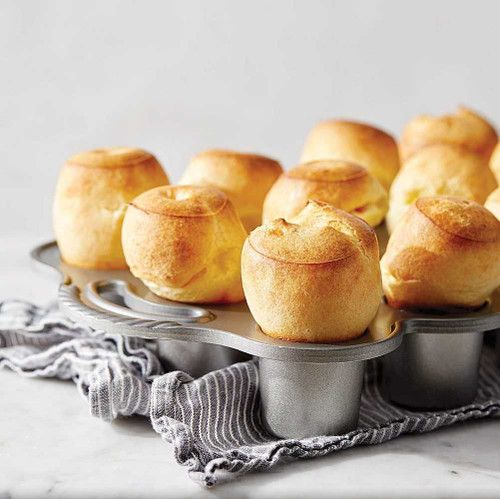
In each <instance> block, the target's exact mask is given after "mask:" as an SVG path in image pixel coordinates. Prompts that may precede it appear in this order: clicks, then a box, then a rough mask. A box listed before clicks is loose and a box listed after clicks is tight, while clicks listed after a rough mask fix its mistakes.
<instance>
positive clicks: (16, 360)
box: [0, 300, 500, 486]
mask: <svg viewBox="0 0 500 499" xmlns="http://www.w3.org/2000/svg"><path fill="white" fill-rule="evenodd" d="M2 366H5V367H9V368H11V369H13V370H15V371H16V372H19V373H20V374H22V375H25V376H33V377H35V376H42V377H43V376H44V377H58V378H62V379H72V380H74V381H75V382H76V383H77V386H78V387H79V389H80V392H81V393H82V394H83V395H84V397H85V398H86V399H87V400H88V403H89V406H90V411H91V413H92V414H93V415H95V416H97V417H100V418H103V419H107V420H110V419H113V418H115V417H117V416H120V415H122V416H126V415H130V414H141V415H147V414H150V417H151V422H152V425H153V428H154V430H155V431H156V432H158V433H159V434H160V435H161V436H162V438H164V439H165V440H166V441H168V442H170V443H171V444H172V445H173V447H174V450H175V456H176V458H177V460H178V462H179V463H180V464H182V465H184V466H187V468H188V472H189V474H190V476H191V477H192V478H193V479H195V480H196V481H198V482H200V483H201V484H203V485H205V486H212V485H214V484H215V483H216V482H217V478H218V476H219V474H220V472H221V471H225V472H230V474H231V473H233V476H236V475H237V474H242V473H246V472H249V471H260V470H265V469H269V468H271V467H273V466H275V465H277V464H278V463H281V462H286V460H287V459H289V458H311V457H316V456H322V455H325V454H328V453H330V452H334V451H337V450H341V449H346V448H349V447H353V446H356V445H370V444H378V443H382V442H385V441H387V440H391V439H393V438H396V437H398V436H399V435H401V434H403V433H411V432H420V433H421V432H427V431H432V430H435V429H436V428H439V427H441V426H446V425H450V424H453V423H456V422H459V421H465V420H467V419H477V418H484V417H491V416H499V415H500V370H499V369H498V367H497V366H496V365H495V358H494V353H493V351H492V350H491V349H490V348H485V349H484V353H483V358H482V361H481V369H480V380H479V391H478V396H477V398H476V400H475V401H474V403H472V404H470V405H468V406H465V407H459V408H456V409H453V410H447V411H437V412H415V411H408V410H404V409H401V408H398V407H396V406H394V405H392V404H390V403H389V402H387V401H386V400H385V399H384V397H383V396H382V394H381V373H380V369H379V364H378V363H377V362H376V361H370V362H369V363H368V368H367V371H366V375H365V384H364V389H363V394H362V399H361V416H360V423H359V427H358V428H357V429H356V430H355V431H353V432H351V433H348V434H345V435H329V436H319V437H315V438H308V439H303V440H293V439H288V440H283V439H278V438H276V437H275V436H273V435H271V434H269V433H268V432H267V431H266V430H265V429H264V426H263V424H262V421H261V418H260V407H259V378H258V369H257V365H256V363H255V362H253V361H249V362H242V363H239V364H234V365H232V366H230V367H228V368H225V369H221V370H218V371H214V372H212V373H209V374H207V375H205V376H203V377H201V378H198V379H193V378H191V377H190V376H189V375H187V374H185V373H183V372H180V371H174V372H170V373H166V374H164V373H163V372H162V367H161V364H160V362H159V361H158V359H157V357H156V356H155V355H154V353H153V352H152V351H151V350H150V348H149V346H148V344H147V343H146V342H145V341H143V340H139V339H137V340H134V339H130V338H124V337H121V336H119V335H109V334H104V333H98V332H93V331H91V330H90V329H88V328H86V327H81V326H78V325H76V324H74V323H72V322H71V321H69V320H67V319H66V318H65V317H64V316H62V315H61V314H60V312H58V311H57V310H56V309H55V308H48V309H43V308H39V307H35V306H33V305H30V304H28V303H25V302H20V301H13V300H11V301H5V302H3V303H0V367H2Z"/></svg>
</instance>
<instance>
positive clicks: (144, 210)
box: [122, 185, 246, 303]
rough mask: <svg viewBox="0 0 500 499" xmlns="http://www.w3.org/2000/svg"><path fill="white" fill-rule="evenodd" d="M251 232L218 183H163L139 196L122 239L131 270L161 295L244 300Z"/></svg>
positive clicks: (199, 300)
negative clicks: (244, 262) (244, 254)
mask: <svg viewBox="0 0 500 499" xmlns="http://www.w3.org/2000/svg"><path fill="white" fill-rule="evenodd" d="M245 237H246V232H245V229H244V228H243V225H242V224H241V221H240V219H239V217H238V214H237V213H236V211H235V209H234V207H233V205H232V204H231V202H230V201H229V200H228V198H227V197H226V196H225V195H224V194H223V193H222V192H220V191H218V190H217V189H214V188H213V187H208V186H205V187H201V186H190V185H186V186H184V185H177V186H163V187H157V188H156V189H152V190H150V191H147V192H144V193H143V194H141V195H140V196H139V197H137V198H136V199H134V200H133V201H132V202H131V203H130V205H129V207H128V209H127V213H126V214H125V220H124V222H123V231H122V240H123V251H124V252H125V258H126V259H127V264H128V265H129V267H130V271H131V272H132V274H134V276H136V277H137V278H139V279H141V280H142V281H143V282H144V284H145V285H146V286H147V287H148V288H149V289H150V290H151V291H152V292H153V293H155V294H156V295H158V296H161V297H163V298H168V299H169V300H175V301H182V302H190V303H233V302H239V301H242V300H243V299H244V296H243V289H242V287H241V269H240V262H241V248H242V246H243V242H244V241H245Z"/></svg>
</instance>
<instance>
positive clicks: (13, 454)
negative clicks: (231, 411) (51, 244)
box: [0, 234, 500, 499]
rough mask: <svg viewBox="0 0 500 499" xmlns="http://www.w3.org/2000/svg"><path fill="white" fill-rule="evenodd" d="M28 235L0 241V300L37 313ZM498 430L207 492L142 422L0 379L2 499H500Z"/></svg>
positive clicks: (322, 463)
mask: <svg viewBox="0 0 500 499" xmlns="http://www.w3.org/2000/svg"><path fill="white" fill-rule="evenodd" d="M36 242H40V240H37V239H36V237H34V236H33V235H26V234H24V235H23V234H16V235H10V236H8V237H7V236H1V237H0V299H4V298H7V297H18V298H25V299H29V300H33V301H35V302H37V303H40V304H43V303H45V302H46V301H47V300H49V299H50V298H51V297H53V296H54V293H55V285H54V283H53V282H51V281H50V280H46V279H45V278H44V277H43V276H39V275H37V274H35V273H34V272H33V271H32V270H31V269H30V266H29V261H28V257H27V253H28V250H29V248H30V247H31V246H32V245H33V244H35V243H36ZM499 449H500V420H487V421H479V422H470V423H465V424H461V425H456V426H454V427H450V428H446V429H442V430H439V431H437V432H435V433H431V434H426V435H418V436H417V435H408V436H405V437H402V438H399V439H398V440H395V441H392V442H389V443H386V444H383V445H380V446H371V447H362V448H355V449H350V450H347V451H342V452H339V453H336V454H333V455H330V456H326V457H324V458H320V459H315V460H307V461H300V462H293V463H290V464H288V465H286V466H282V467H279V468H277V469H274V470H272V471H270V472H267V473H259V474H258V473H254V474H251V475H247V476H244V477H242V478H240V479H238V480H237V481H235V482H230V483H224V484H222V485H220V486H218V487H216V488H215V489H212V490H205V489H202V488H201V487H200V486H199V485H197V484H195V483H194V482H192V481H191V480H190V479H189V478H188V476H187V474H186V471H185V469H183V468H182V467H180V466H179V465H178V464H177V463H176V462H175V459H174V456H173V451H172V447H171V446H170V445H168V444H166V443H165V442H163V441H162V440H161V439H160V437H158V436H157V435H156V433H154V432H153V431H152V429H151V428H150V426H149V422H148V421H147V419H145V418H131V419H126V420H121V421H118V422H114V423H112V424H108V423H104V422H102V421H99V420H97V419H94V418H92V417H90V416H89V414H88V409H87V406H86V404H85V403H84V401H83V400H82V399H81V398H80V395H79V394H78V393H77V390H76V389H75V387H74V385H73V384H72V383H71V382H61V381H56V380H29V379H23V378H21V377H19V376H17V375H15V374H13V373H12V372H8V371H0V499H7V498H9V499H10V498H23V499H24V498H35V497H36V498H39V497H50V498H57V497H64V498H80V497H104V498H115V497H116V498H121V499H126V498H132V497H144V498H150V497H153V498H157V497H158V498H170V497H172V498H183V497H201V498H210V497H227V498H234V497H259V498H262V499H265V498H268V497H273V498H276V499H279V498H280V497H301V498H306V497H339V498H340V497H342V498H347V497H385V498H390V497H406V498H411V497H424V496H425V497H439V498H442V497H452V498H455V497H475V498H480V497H497V498H498V497H500V452H499Z"/></svg>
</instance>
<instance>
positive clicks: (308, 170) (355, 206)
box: [262, 159, 388, 227]
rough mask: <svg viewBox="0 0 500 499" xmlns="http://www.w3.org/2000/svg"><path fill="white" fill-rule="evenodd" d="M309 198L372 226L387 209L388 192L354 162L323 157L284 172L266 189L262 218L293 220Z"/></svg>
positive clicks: (378, 222) (376, 223) (383, 215)
mask: <svg viewBox="0 0 500 499" xmlns="http://www.w3.org/2000/svg"><path fill="white" fill-rule="evenodd" d="M309 199H316V200H318V201H324V202H325V203H328V204H331V205H333V206H335V207H337V208H340V209H341V210H344V211H347V212H348V213H352V214H353V215H356V216H358V217H360V218H362V219H363V220H365V222H368V223H369V224H370V225H371V226H372V227H375V226H376V225H379V224H380V223H381V222H382V220H383V219H384V217H385V214H386V213H387V209H388V202H387V192H386V190H385V189H384V188H383V187H382V185H381V184H380V182H379V181H378V180H377V179H376V178H375V177H374V176H373V175H372V174H371V173H369V172H368V171H367V170H365V169H364V168H362V167H361V166H358V165H355V164H354V163H349V162H347V161H341V160H335V159H324V160H318V161H311V162H310V163H304V164H302V165H299V166H296V167H295V168H293V169H292V170H290V171H288V172H285V173H283V174H282V175H281V176H280V178H279V179H278V180H277V181H276V182H275V184H274V185H273V186H272V187H271V190H270V191H269V192H268V193H267V196H266V200H265V201H264V211H263V218H262V219H263V221H264V222H266V221H268V220H273V219H275V218H284V219H286V220H290V219H291V218H293V217H294V216H296V215H298V214H299V213H300V212H301V211H302V210H303V209H304V208H305V206H306V204H307V201H308V200H309Z"/></svg>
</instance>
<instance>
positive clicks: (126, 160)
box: [53, 147, 169, 269]
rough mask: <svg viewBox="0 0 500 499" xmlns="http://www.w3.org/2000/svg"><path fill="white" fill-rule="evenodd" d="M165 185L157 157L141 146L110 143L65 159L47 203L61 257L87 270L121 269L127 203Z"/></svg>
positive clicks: (122, 266)
mask: <svg viewBox="0 0 500 499" xmlns="http://www.w3.org/2000/svg"><path fill="white" fill-rule="evenodd" d="M168 183H169V179H168V176H167V174H166V173H165V172H164V170H163V168H162V167H161V165H160V163H158V161H157V159H156V158H155V157H154V156H153V155H152V154H150V153H149V152H146V151H143V150H141V149H136V148H133V147H110V148H107V149H96V150H93V151H88V152H81V153H79V154H76V155H74V156H72V157H71V158H69V159H68V161H66V163H65V164H64V166H63V168H62V170H61V173H60V174H59V180H58V182H57V187H56V194H55V199H54V205H53V223H54V230H55V233H56V239H57V244H58V246H59V251H60V252H61V256H62V259H63V260H64V261H65V262H66V263H68V264H70V265H75V266H77V267H84V268H89V269H123V268H127V264H126V262H125V257H124V256H123V250H122V243H121V231H122V223H123V215H124V214H125V210H126V209H127V203H129V202H130V201H132V199H134V198H135V197H136V196H138V195H139V194H140V193H141V192H144V191H147V190H148V189H151V188H153V187H156V186H159V185H164V184H168Z"/></svg>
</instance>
